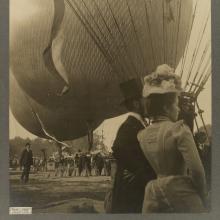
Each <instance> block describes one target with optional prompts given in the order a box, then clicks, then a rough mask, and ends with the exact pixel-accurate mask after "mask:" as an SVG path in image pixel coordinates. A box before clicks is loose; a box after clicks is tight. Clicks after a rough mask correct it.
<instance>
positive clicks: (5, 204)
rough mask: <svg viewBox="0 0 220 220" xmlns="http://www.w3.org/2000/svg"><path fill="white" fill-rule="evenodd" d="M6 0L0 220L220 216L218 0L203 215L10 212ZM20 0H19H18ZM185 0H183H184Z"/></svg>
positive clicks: (0, 42)
mask: <svg viewBox="0 0 220 220" xmlns="http://www.w3.org/2000/svg"><path fill="white" fill-rule="evenodd" d="M9 1H10V0H0V84H1V86H0V220H7V219H22V220H23V219H33V220H34V219H41V220H44V219H48V220H49V219H53V220H58V219H59V220H60V219H61V218H62V219H63V220H64V219H77V220H86V219H89V220H93V219H103V218H104V219H114V220H117V219H122V218H123V219H124V218H126V219H128V220H133V219H135V220H138V219H145V218H147V219H149V220H151V219H152V220H154V219H156V220H159V219H163V220H170V219H172V220H173V219H178V220H182V219H184V220H187V219H199V220H203V219H216V220H217V219H220V207H219V204H220V175H219V174H220V159H219V158H220V147H219V146H220V116H219V109H220V93H219V92H218V90H219V86H220V14H219V11H220V1H219V0H211V4H212V195H211V197H212V199H211V211H210V213H204V214H203V213H202V214H187V213H184V214H148V215H141V214H123V215H122V214H51V213H50V214H39V213H38V214H32V215H9V213H8V212H9V174H8V155H9V122H8V121H9ZM18 1H19V0H18ZM183 1H184V0H183Z"/></svg>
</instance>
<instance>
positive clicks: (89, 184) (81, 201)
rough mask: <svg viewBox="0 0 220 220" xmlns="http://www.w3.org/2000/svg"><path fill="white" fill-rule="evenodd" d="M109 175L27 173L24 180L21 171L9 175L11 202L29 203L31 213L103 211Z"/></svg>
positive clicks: (12, 205)
mask: <svg viewBox="0 0 220 220" xmlns="http://www.w3.org/2000/svg"><path fill="white" fill-rule="evenodd" d="M109 188H110V177H107V176H91V177H54V176H53V175H50V176H49V177H48V173H34V174H30V181H29V183H27V184H22V183H21V182H20V173H19V172H16V173H14V174H13V175H12V174H11V175H10V206H11V207H32V208H33V213H104V198H105V194H106V192H107V191H108V189H109Z"/></svg>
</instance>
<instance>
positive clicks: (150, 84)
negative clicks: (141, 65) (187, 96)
mask: <svg viewBox="0 0 220 220" xmlns="http://www.w3.org/2000/svg"><path fill="white" fill-rule="evenodd" d="M181 91H182V88H181V79H180V77H179V76H178V75H176V74H175V73H174V69H173V68H171V67H170V66H168V65H167V64H162V65H160V66H158V67H157V69H156V71H155V72H153V73H151V74H150V75H148V76H146V77H145V78H144V88H143V93H142V95H143V97H144V98H147V97H149V95H151V94H165V93H171V92H178V93H179V92H181Z"/></svg>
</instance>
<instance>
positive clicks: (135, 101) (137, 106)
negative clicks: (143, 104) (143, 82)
mask: <svg viewBox="0 0 220 220" xmlns="http://www.w3.org/2000/svg"><path fill="white" fill-rule="evenodd" d="M133 105H134V107H135V108H136V109H137V108H139V107H140V102H139V101H138V100H134V101H133Z"/></svg>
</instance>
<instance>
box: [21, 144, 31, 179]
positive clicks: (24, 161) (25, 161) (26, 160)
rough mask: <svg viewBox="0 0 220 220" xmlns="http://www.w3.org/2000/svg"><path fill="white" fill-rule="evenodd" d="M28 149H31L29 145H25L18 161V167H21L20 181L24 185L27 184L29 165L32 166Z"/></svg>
mask: <svg viewBox="0 0 220 220" xmlns="http://www.w3.org/2000/svg"><path fill="white" fill-rule="evenodd" d="M30 148H31V144H30V143H26V145H25V149H24V150H23V152H22V154H21V159H20V166H21V167H23V172H22V174H21V181H22V182H24V183H27V182H28V180H29V172H30V168H31V165H33V154H32V150H31V149H30Z"/></svg>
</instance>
